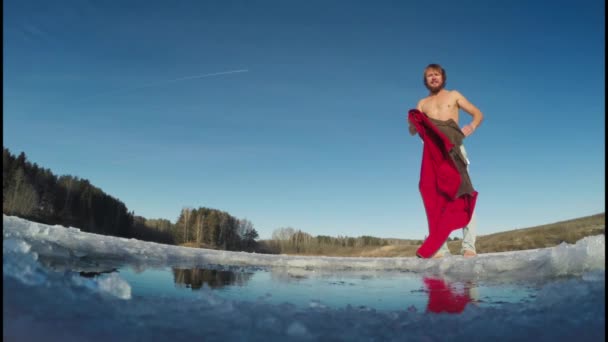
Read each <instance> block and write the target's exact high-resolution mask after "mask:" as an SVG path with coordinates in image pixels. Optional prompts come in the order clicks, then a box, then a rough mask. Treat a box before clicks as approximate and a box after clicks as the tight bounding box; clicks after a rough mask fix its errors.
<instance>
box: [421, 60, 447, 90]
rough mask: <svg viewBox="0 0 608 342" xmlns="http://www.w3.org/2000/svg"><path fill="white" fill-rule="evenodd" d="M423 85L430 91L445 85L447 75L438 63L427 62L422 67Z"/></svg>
mask: <svg viewBox="0 0 608 342" xmlns="http://www.w3.org/2000/svg"><path fill="white" fill-rule="evenodd" d="M423 80H424V86H425V87H426V88H427V89H428V90H430V91H431V93H437V92H439V91H440V90H441V89H443V88H444V87H445V83H446V81H447V76H446V74H445V70H444V69H443V68H442V67H441V65H439V64H429V65H428V66H427V67H426V68H425V69H424V77H423Z"/></svg>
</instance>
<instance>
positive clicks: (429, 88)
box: [426, 82, 443, 94]
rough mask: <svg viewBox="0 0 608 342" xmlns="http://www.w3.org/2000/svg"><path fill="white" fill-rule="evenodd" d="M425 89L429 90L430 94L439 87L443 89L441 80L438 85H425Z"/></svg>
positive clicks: (435, 92)
mask: <svg viewBox="0 0 608 342" xmlns="http://www.w3.org/2000/svg"><path fill="white" fill-rule="evenodd" d="M426 87H427V89H428V90H429V91H430V92H431V94H437V93H438V92H439V91H441V89H443V82H442V83H441V84H440V85H438V86H434V87H433V86H431V85H428V84H427V85H426Z"/></svg>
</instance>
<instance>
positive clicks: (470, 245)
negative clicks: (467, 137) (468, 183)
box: [460, 145, 477, 257]
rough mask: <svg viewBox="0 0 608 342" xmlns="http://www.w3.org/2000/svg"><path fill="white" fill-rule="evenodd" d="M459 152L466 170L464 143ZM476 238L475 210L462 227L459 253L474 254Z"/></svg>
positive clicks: (467, 159) (468, 162) (467, 158)
mask: <svg viewBox="0 0 608 342" xmlns="http://www.w3.org/2000/svg"><path fill="white" fill-rule="evenodd" d="M460 152H462V155H463V156H464V159H466V162H467V171H469V164H471V162H470V161H469V156H467V150H465V148H464V145H460ZM476 238H477V219H476V218H475V212H473V215H472V216H471V221H470V222H469V224H468V225H467V226H466V227H464V228H462V247H460V254H462V255H464V256H467V257H468V256H475V255H477V251H476V250H475V239H476Z"/></svg>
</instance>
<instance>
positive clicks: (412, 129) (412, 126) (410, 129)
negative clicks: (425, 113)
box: [407, 100, 422, 135]
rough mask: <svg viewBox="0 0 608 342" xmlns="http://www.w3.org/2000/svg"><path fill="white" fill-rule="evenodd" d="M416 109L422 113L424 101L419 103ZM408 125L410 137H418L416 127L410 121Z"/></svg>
mask: <svg viewBox="0 0 608 342" xmlns="http://www.w3.org/2000/svg"><path fill="white" fill-rule="evenodd" d="M416 109H418V110H419V111H421V112H422V100H420V101H418V104H417V105H416ZM407 124H408V129H409V131H410V135H416V133H418V131H416V127H415V126H414V125H413V124H412V123H411V122H410V120H407Z"/></svg>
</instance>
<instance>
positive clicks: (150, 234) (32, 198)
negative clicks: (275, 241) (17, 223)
mask: <svg viewBox="0 0 608 342" xmlns="http://www.w3.org/2000/svg"><path fill="white" fill-rule="evenodd" d="M2 195H3V196H2V212H3V213H4V214H6V215H12V216H19V217H22V218H25V219H28V220H31V221H35V222H40V223H44V224H51V225H62V226H65V227H76V228H79V229H81V230H82V231H85V232H90V233H95V234H102V235H112V236H119V237H125V238H135V239H138V240H144V241H152V242H159V243H165V244H176V245H194V246H197V247H206V248H214V249H225V250H239V251H253V250H254V249H255V248H256V241H255V240H256V239H257V237H258V233H257V231H256V230H255V228H254V227H253V224H252V223H251V222H250V221H248V220H247V219H237V218H235V217H233V216H232V215H230V214H228V213H227V212H224V211H221V210H217V209H210V208H198V209H193V208H183V209H182V211H181V213H180V214H179V217H178V218H177V220H176V222H171V221H169V220H167V219H147V218H145V217H141V216H136V215H135V213H133V212H132V211H129V210H128V209H127V207H126V205H125V204H124V203H123V202H122V201H120V200H119V199H117V198H114V197H112V196H110V195H108V194H106V193H105V192H103V191H102V190H101V189H99V188H98V187H95V186H94V185H92V184H91V183H90V182H89V181H88V180H86V179H82V178H78V177H75V176H70V175H62V176H57V175H55V174H53V173H52V172H51V170H49V169H46V168H43V167H40V166H39V165H37V164H36V163H31V162H30V161H28V160H27V157H26V155H25V153H24V152H21V153H20V154H19V155H18V156H14V155H13V154H11V152H10V151H9V150H8V149H7V148H5V147H3V150H2Z"/></svg>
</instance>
